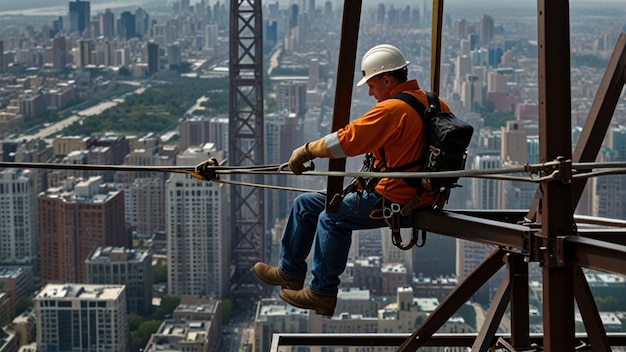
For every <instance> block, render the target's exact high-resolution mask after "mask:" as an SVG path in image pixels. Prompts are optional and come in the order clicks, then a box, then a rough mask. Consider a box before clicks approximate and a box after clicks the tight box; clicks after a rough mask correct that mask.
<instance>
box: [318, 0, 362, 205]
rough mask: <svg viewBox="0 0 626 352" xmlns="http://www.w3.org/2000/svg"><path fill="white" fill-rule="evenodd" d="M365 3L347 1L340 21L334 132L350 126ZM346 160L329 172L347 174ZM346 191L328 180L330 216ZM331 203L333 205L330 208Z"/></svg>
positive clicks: (333, 164) (335, 180) (339, 181)
mask: <svg viewBox="0 0 626 352" xmlns="http://www.w3.org/2000/svg"><path fill="white" fill-rule="evenodd" d="M361 4H362V0H345V1H344V3H343V18H342V21H341V42H340V46H339V61H338V63H337V85H336V87H335V106H334V108H333V122H332V131H331V132H335V131H337V130H338V129H340V128H342V127H344V126H345V125H347V124H348V123H349V122H350V104H351V102H352V86H353V85H354V67H355V61H356V49H357V43H358V39H359V22H360V21H361ZM345 169H346V158H341V159H330V160H329V161H328V171H344V170H345ZM342 190H343V177H341V176H328V183H327V186H326V211H327V212H331V211H333V210H335V209H337V207H338V206H339V202H338V200H339V199H338V198H335V197H336V196H339V195H340V194H341V191H342ZM331 203H332V204H331Z"/></svg>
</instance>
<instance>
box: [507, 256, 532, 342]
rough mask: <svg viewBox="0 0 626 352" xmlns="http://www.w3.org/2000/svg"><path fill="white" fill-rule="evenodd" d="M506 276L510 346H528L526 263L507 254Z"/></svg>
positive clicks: (528, 322) (520, 258)
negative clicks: (507, 278)
mask: <svg viewBox="0 0 626 352" xmlns="http://www.w3.org/2000/svg"><path fill="white" fill-rule="evenodd" d="M507 264H508V270H507V275H508V276H509V281H510V282H511V299H510V308H511V344H512V345H513V347H516V348H520V349H521V348H524V347H529V346H530V338H529V336H530V316H529V314H528V305H529V297H528V291H529V289H528V263H527V262H526V261H525V260H524V256H522V255H520V254H513V253H512V254H509V258H508V260H507Z"/></svg>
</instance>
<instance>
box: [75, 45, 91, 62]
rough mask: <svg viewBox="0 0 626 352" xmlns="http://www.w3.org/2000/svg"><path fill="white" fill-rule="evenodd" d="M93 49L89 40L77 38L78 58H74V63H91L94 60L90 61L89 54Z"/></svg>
mask: <svg viewBox="0 0 626 352" xmlns="http://www.w3.org/2000/svg"><path fill="white" fill-rule="evenodd" d="M93 50H94V45H93V42H92V41H91V40H79V41H78V51H77V55H78V58H77V59H76V63H77V65H78V66H82V67H84V66H87V65H91V64H93V63H94V62H92V61H91V54H92V51H93Z"/></svg>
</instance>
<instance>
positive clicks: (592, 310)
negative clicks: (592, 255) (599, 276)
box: [574, 267, 611, 351]
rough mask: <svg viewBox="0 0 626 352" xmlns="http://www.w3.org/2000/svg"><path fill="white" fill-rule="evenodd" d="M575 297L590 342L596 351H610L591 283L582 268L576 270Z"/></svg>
mask: <svg viewBox="0 0 626 352" xmlns="http://www.w3.org/2000/svg"><path fill="white" fill-rule="evenodd" d="M574 297H576V303H577V304H578V308H579V309H580V314H581V316H582V318H583V323H584V324H585V330H586V331H587V334H588V335H589V342H590V343H591V346H593V349H594V351H610V350H611V347H610V344H609V339H608V337H607V336H606V330H604V325H603V324H602V319H601V318H600V314H599V313H598V306H597V305H596V301H595V300H594V298H593V294H592V293H591V288H589V283H588V282H587V279H586V278H585V274H584V273H583V270H582V269H581V268H580V267H576V268H575V269H574Z"/></svg>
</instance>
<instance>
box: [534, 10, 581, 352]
mask: <svg viewBox="0 0 626 352" xmlns="http://www.w3.org/2000/svg"><path fill="white" fill-rule="evenodd" d="M537 22H538V27H539V30H538V49H539V161H540V162H545V161H548V160H550V161H552V160H557V159H559V158H562V160H565V161H567V160H571V154H572V151H571V84H570V74H571V72H570V57H569V53H570V36H569V26H570V24H569V2H568V1H567V0H538V5H537ZM568 171H569V172H568ZM560 172H561V175H560V177H561V178H562V180H563V181H564V182H555V181H551V182H550V181H544V182H542V183H541V184H540V187H541V189H542V190H543V198H542V200H541V204H540V207H541V209H540V210H539V212H538V214H537V215H538V218H539V219H540V221H539V222H540V223H541V236H542V238H543V243H542V245H541V247H540V248H542V249H543V250H544V253H543V258H542V262H541V266H542V277H543V329H544V335H545V337H544V346H543V347H544V350H545V351H547V352H556V351H573V350H574V348H575V346H574V332H575V330H574V295H573V287H572V285H573V284H572V282H573V270H572V268H571V267H564V266H559V263H558V261H557V258H558V256H559V253H558V252H557V249H558V246H557V241H556V239H557V237H558V236H562V235H571V234H573V232H574V219H573V210H572V209H573V207H572V206H571V204H572V186H571V164H570V165H569V167H567V165H565V168H563V169H561V170H560ZM541 176H545V175H541ZM563 204H565V205H566V206H565V207H564V206H563Z"/></svg>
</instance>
